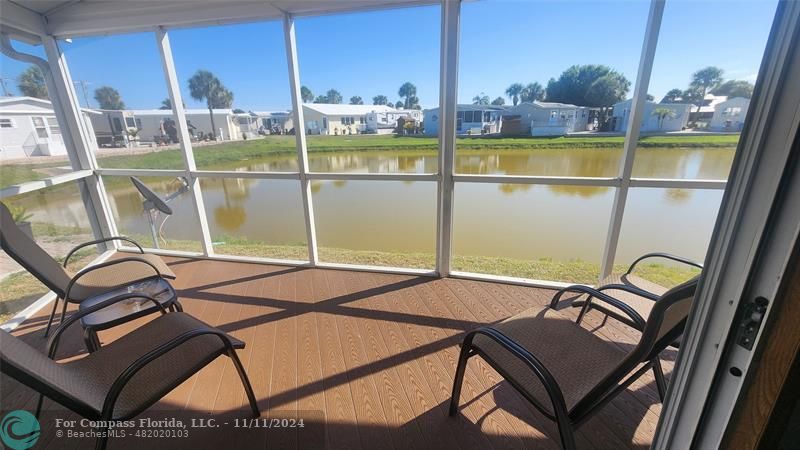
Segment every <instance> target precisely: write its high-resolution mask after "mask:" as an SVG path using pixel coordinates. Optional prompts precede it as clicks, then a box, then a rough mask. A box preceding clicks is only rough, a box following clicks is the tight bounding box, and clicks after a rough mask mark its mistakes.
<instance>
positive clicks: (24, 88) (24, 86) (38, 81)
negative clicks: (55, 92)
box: [17, 66, 49, 100]
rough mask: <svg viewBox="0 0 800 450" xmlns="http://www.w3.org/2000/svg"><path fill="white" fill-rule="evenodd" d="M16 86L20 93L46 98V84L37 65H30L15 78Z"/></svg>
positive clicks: (42, 73)
mask: <svg viewBox="0 0 800 450" xmlns="http://www.w3.org/2000/svg"><path fill="white" fill-rule="evenodd" d="M17 87H18V88H19V91H20V92H22V95H26V96H28V97H34V98H42V99H45V100H47V99H48V98H49V97H48V96H47V85H46V84H45V81H44V72H42V69H40V68H39V66H30V67H28V68H27V69H25V71H24V72H22V73H21V74H20V75H19V78H17Z"/></svg>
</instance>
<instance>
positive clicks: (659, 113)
mask: <svg viewBox="0 0 800 450" xmlns="http://www.w3.org/2000/svg"><path fill="white" fill-rule="evenodd" d="M632 102H633V100H632V99H628V100H625V101H622V102H619V103H616V104H614V110H613V112H612V114H611V120H612V123H613V126H612V129H613V130H614V131H619V132H622V133H624V132H625V130H627V129H628V120H629V119H630V114H631V103H632ZM693 108H696V107H695V105H691V104H688V103H656V102H646V103H645V106H644V115H643V116H642V126H641V128H640V131H643V132H654V133H657V132H669V131H681V130H683V129H684V128H686V125H687V123H688V122H689V113H690V112H691V111H692V109H693Z"/></svg>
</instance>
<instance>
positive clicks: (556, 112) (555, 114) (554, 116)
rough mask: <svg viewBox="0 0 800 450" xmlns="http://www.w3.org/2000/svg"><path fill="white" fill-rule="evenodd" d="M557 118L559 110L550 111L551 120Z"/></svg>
mask: <svg viewBox="0 0 800 450" xmlns="http://www.w3.org/2000/svg"><path fill="white" fill-rule="evenodd" d="M556 118H558V111H556V110H552V111H550V120H555V119H556Z"/></svg>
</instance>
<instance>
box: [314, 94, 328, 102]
mask: <svg viewBox="0 0 800 450" xmlns="http://www.w3.org/2000/svg"><path fill="white" fill-rule="evenodd" d="M314 103H328V97H325V96H324V95H318V96H317V98H315V99H314Z"/></svg>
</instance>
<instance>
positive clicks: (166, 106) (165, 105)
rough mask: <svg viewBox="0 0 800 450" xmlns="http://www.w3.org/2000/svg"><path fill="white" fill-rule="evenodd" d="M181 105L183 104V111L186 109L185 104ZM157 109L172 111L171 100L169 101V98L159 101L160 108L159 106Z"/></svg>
mask: <svg viewBox="0 0 800 450" xmlns="http://www.w3.org/2000/svg"><path fill="white" fill-rule="evenodd" d="M181 103H182V104H183V109H186V103H183V102H181ZM158 109H172V100H170V99H169V97H167V98H165V99H164V100H161V106H159V107H158Z"/></svg>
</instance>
